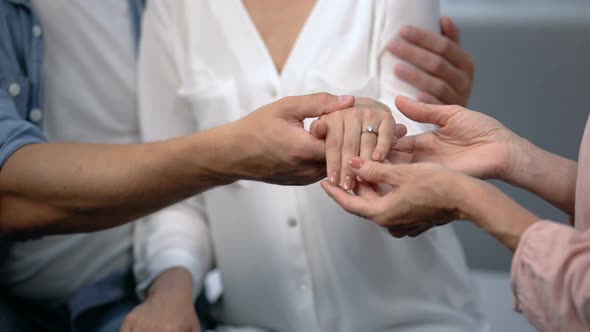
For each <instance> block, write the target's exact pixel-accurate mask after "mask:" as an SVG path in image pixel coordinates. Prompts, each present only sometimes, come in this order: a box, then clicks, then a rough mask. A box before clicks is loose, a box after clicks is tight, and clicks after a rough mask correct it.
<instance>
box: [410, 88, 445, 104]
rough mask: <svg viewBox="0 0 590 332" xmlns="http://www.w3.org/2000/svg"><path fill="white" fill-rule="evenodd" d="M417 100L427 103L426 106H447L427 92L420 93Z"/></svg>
mask: <svg viewBox="0 0 590 332" xmlns="http://www.w3.org/2000/svg"><path fill="white" fill-rule="evenodd" d="M416 100H417V101H419V102H421V103H425V104H433V105H445V103H443V102H442V101H441V100H440V99H438V98H436V97H435V96H433V95H431V94H429V93H426V92H422V91H421V92H418V96H417V97H416Z"/></svg>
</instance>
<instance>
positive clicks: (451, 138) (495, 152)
mask: <svg viewBox="0 0 590 332" xmlns="http://www.w3.org/2000/svg"><path fill="white" fill-rule="evenodd" d="M396 105H397V107H398V109H399V110H400V112H401V113H402V114H404V115H405V116H406V117H408V118H409V119H412V120H414V121H417V122H421V123H431V124H436V125H439V126H440V127H441V128H440V129H439V130H437V131H434V132H428V133H423V134H418V135H415V136H406V137H403V138H402V139H400V140H399V141H398V143H397V145H396V146H395V147H394V149H393V150H392V151H391V152H390V155H389V157H388V160H389V161H390V162H392V163H416V162H435V163H438V164H441V165H443V166H446V167H449V168H452V169H454V170H457V171H460V172H463V173H466V174H468V175H471V176H475V177H478V178H499V179H503V180H508V178H510V177H511V175H510V174H511V172H512V170H513V169H514V168H515V167H516V164H518V159H519V158H520V156H522V155H523V153H522V149H524V148H525V146H526V143H525V140H524V139H522V138H520V137H519V136H518V135H516V134H514V133H513V132H512V131H510V130H509V129H508V128H506V127H505V126H503V125H502V124H501V123H500V122H498V121H497V120H495V119H493V118H491V117H489V116H487V115H484V114H482V113H478V112H474V111H470V110H468V109H465V108H463V107H460V106H439V105H428V104H423V103H418V102H415V101H412V100H411V99H409V98H406V97H398V98H397V99H396Z"/></svg>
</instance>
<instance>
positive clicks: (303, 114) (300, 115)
mask: <svg viewBox="0 0 590 332" xmlns="http://www.w3.org/2000/svg"><path fill="white" fill-rule="evenodd" d="M277 103H286V104H287V107H285V108H284V109H283V110H284V112H287V114H288V115H292V116H294V117H295V118H296V119H297V120H299V121H303V120H305V119H307V118H315V117H318V116H320V115H322V114H328V113H332V112H334V111H339V110H343V109H346V108H350V107H352V106H354V103H355V98H354V97H353V96H336V95H332V94H329V93H323V92H321V93H315V94H311V95H305V96H296V97H286V98H283V99H281V100H279V101H278V102H277Z"/></svg>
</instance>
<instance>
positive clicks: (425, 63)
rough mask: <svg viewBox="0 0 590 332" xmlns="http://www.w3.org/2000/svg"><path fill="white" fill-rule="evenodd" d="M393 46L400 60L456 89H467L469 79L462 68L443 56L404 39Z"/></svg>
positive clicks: (395, 42)
mask: <svg viewBox="0 0 590 332" xmlns="http://www.w3.org/2000/svg"><path fill="white" fill-rule="evenodd" d="M441 38H442V37H441ZM392 44H393V46H392V47H393V54H395V55H396V56H397V57H398V58H400V59H402V60H404V61H406V62H407V63H410V64H412V65H414V66H415V67H417V68H419V69H421V70H422V71H424V72H426V73H429V74H431V75H433V76H436V77H439V78H441V79H443V80H444V81H446V82H448V83H449V85H450V86H452V87H454V88H457V89H459V88H465V85H466V82H468V78H469V77H467V76H466V74H465V73H464V72H463V71H462V70H461V69H460V68H458V67H456V66H454V65H453V64H451V63H450V62H449V61H448V60H447V59H445V58H444V56H443V55H440V54H436V53H433V52H431V51H429V50H426V49H424V48H423V47H422V46H420V45H414V44H412V43H410V42H407V41H404V40H403V39H399V40H396V41H394V42H393V43H392Z"/></svg>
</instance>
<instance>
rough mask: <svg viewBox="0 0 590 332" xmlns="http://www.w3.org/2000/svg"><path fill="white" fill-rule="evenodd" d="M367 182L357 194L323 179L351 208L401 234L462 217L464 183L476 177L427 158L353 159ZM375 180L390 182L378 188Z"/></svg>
mask: <svg viewBox="0 0 590 332" xmlns="http://www.w3.org/2000/svg"><path fill="white" fill-rule="evenodd" d="M350 164H351V166H352V167H353V170H354V172H355V174H356V175H358V176H359V177H360V178H361V179H362V180H363V184H362V185H361V186H359V188H358V190H357V191H356V194H357V195H356V196H355V195H351V194H349V193H348V192H346V191H344V190H342V189H341V188H338V187H336V186H332V185H330V184H329V183H328V182H326V181H324V182H322V187H323V188H324V190H325V191H326V192H327V193H328V195H330V197H332V198H333V199H334V200H335V201H336V202H337V203H338V204H340V205H341V206H342V207H343V208H344V209H345V210H346V211H348V212H350V213H353V214H356V215H359V216H361V217H364V218H367V219H370V220H373V221H374V222H376V223H377V224H379V225H380V226H383V227H385V228H387V229H388V230H389V232H390V234H391V235H393V236H396V237H402V236H406V235H409V236H417V235H419V234H421V233H422V232H423V231H425V230H427V229H429V228H431V227H434V226H439V225H443V224H447V223H449V222H451V221H453V220H456V219H460V218H461V217H462V212H461V202H462V195H463V192H462V191H461V189H460V188H461V187H462V184H463V183H465V182H469V181H477V180H475V179H473V178H469V177H467V176H466V175H463V174H461V173H458V172H454V171H451V170H448V169H445V168H443V167H441V166H438V165H435V164H428V163H420V164H412V165H389V164H384V163H378V162H374V161H366V160H363V159H360V158H355V159H352V160H351V162H350ZM368 183H372V184H387V185H389V186H390V187H391V190H389V191H386V192H379V191H377V190H375V189H374V185H368Z"/></svg>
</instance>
